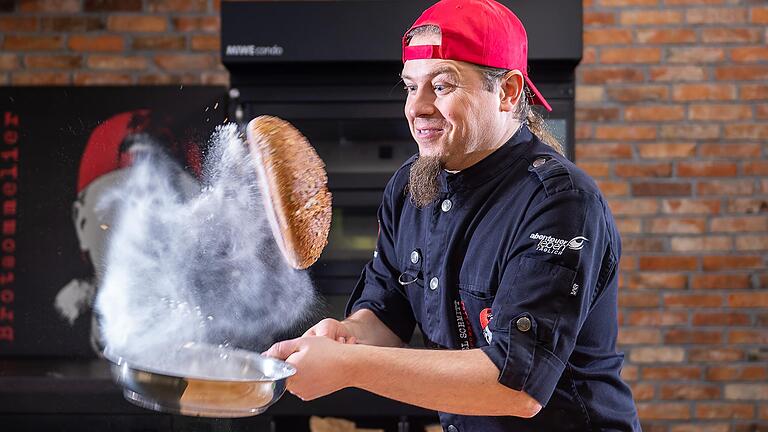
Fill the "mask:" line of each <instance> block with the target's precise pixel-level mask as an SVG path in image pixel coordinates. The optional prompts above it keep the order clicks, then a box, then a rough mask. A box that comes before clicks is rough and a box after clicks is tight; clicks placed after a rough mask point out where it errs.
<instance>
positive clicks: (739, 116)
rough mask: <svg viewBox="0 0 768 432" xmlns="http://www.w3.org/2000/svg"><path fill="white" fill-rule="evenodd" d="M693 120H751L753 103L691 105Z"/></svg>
mask: <svg viewBox="0 0 768 432" xmlns="http://www.w3.org/2000/svg"><path fill="white" fill-rule="evenodd" d="M688 118H690V119H691V120H714V121H729V120H749V119H751V118H752V106H751V105H735V104H732V105H710V104H696V105H691V106H690V107H689V111H688Z"/></svg>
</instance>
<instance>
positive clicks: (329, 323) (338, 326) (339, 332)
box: [302, 318, 357, 344]
mask: <svg viewBox="0 0 768 432" xmlns="http://www.w3.org/2000/svg"><path fill="white" fill-rule="evenodd" d="M303 336H323V337H327V338H329V339H333V340H335V341H336V342H339V343H347V344H355V343H357V338H356V337H355V336H354V335H353V334H352V332H351V331H349V328H347V326H345V325H344V323H342V322H339V321H337V320H335V319H333V318H326V319H324V320H322V321H320V322H319V323H317V324H315V325H314V326H312V328H310V329H309V330H307V331H306V332H305V333H304V334H303V335H302V337H303Z"/></svg>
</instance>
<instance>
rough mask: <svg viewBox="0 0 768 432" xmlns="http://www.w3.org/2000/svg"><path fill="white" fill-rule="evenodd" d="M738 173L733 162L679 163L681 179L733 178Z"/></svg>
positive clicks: (678, 172) (678, 169) (678, 171)
mask: <svg viewBox="0 0 768 432" xmlns="http://www.w3.org/2000/svg"><path fill="white" fill-rule="evenodd" d="M736 173H737V169H736V164H735V163H733V162H684V161H683V162H678V164H677V175H678V176H680V177H733V176H735V175H736Z"/></svg>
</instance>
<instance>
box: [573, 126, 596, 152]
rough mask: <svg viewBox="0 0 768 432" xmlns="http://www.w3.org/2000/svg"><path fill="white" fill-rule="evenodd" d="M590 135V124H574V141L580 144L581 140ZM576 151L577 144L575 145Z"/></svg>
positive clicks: (589, 137)
mask: <svg viewBox="0 0 768 432" xmlns="http://www.w3.org/2000/svg"><path fill="white" fill-rule="evenodd" d="M591 138H593V137H592V125H591V124H589V123H577V124H576V142H578V143H579V144H581V143H582V142H583V141H585V140H588V139H591ZM576 147H577V148H576V151H578V146H576Z"/></svg>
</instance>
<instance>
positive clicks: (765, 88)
mask: <svg viewBox="0 0 768 432" xmlns="http://www.w3.org/2000/svg"><path fill="white" fill-rule="evenodd" d="M739 99H742V100H758V99H768V85H766V84H742V85H741V86H740V87H739Z"/></svg>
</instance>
